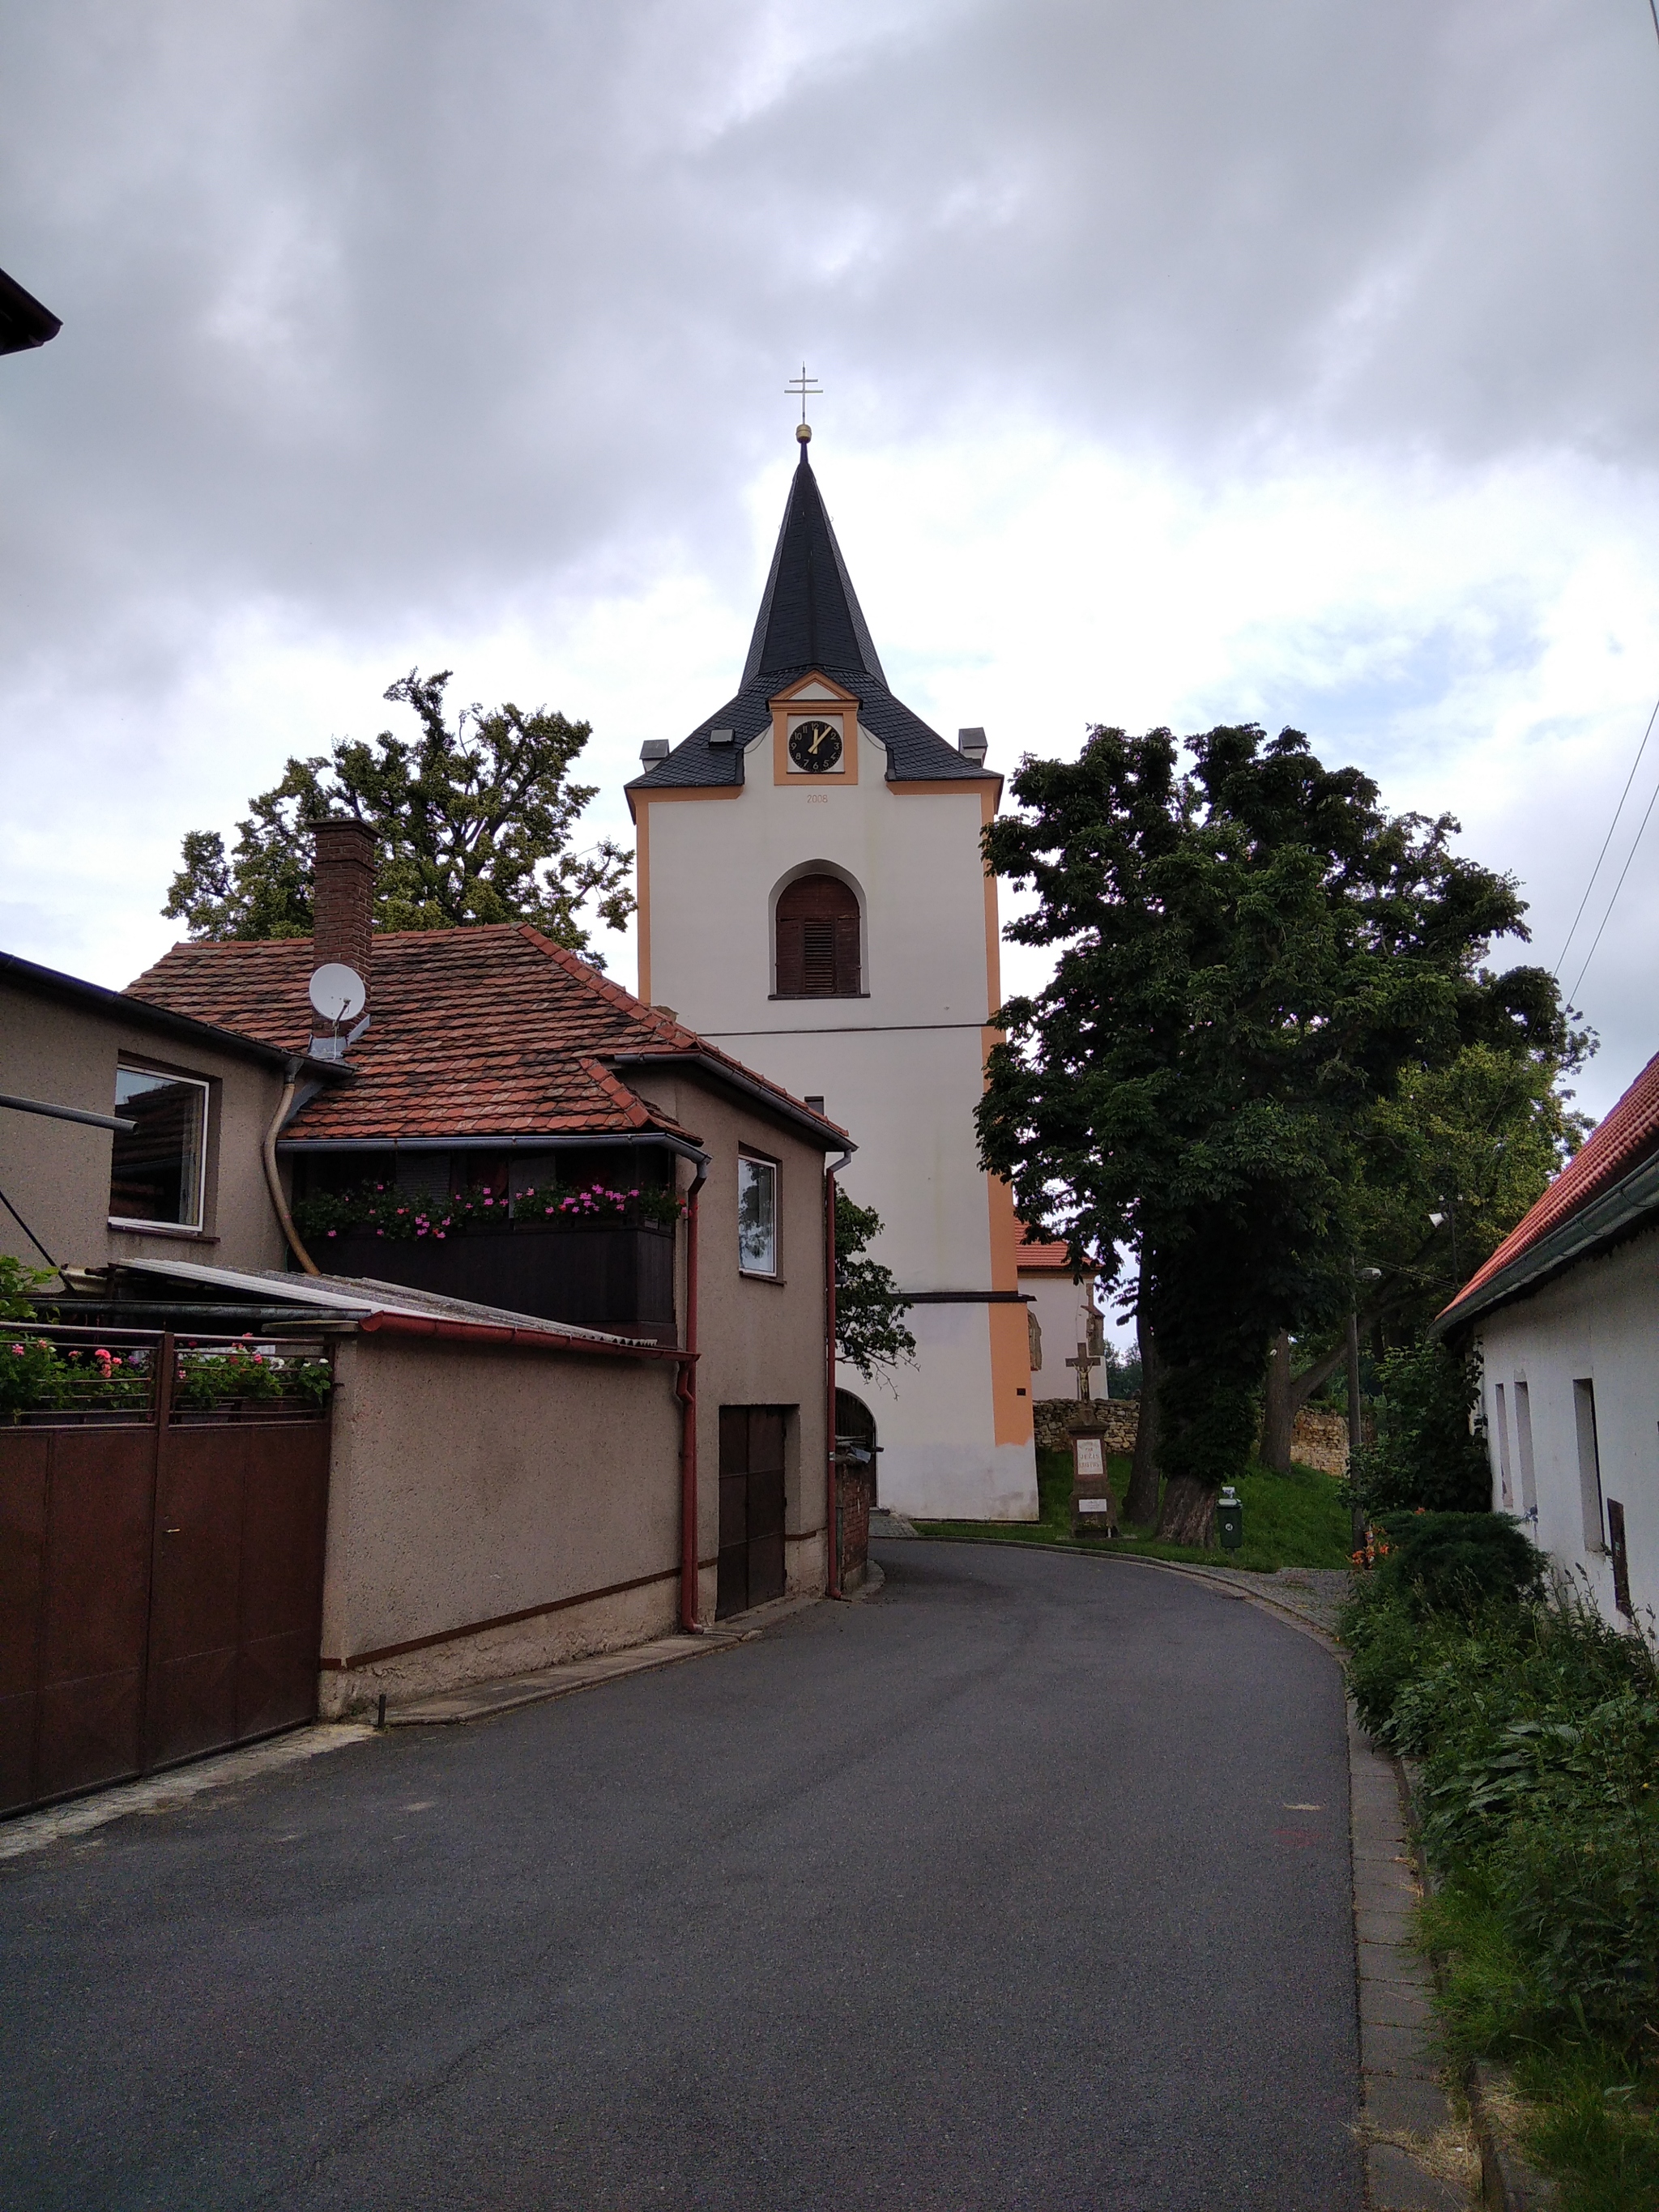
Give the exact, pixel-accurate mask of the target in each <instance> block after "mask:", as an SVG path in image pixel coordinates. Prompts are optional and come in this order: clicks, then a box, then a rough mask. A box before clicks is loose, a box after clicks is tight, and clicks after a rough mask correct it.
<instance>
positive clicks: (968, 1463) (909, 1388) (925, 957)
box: [628, 423, 1037, 1521]
mask: <svg viewBox="0 0 1659 2212" xmlns="http://www.w3.org/2000/svg"><path fill="white" fill-rule="evenodd" d="M797 435H798V437H799V439H800V460H799V466H798V467H797V469H796V471H795V475H794V479H793V483H792V484H791V486H790V490H789V499H788V504H787V507H785V509H784V516H783V527H782V529H781V531H780V532H779V533H778V543H777V550H776V551H775V553H774V555H773V556H772V568H771V573H770V574H769V576H768V577H767V580H766V590H765V593H764V595H763V598H762V600H761V606H760V613H759V616H758V617H757V621H756V623H755V634H754V638H753V641H752V642H751V644H750V648H749V658H748V660H747V662H746V663H745V664H744V671H743V677H742V681H741V683H740V684H739V685H738V691H737V694H736V696H735V697H733V698H732V699H729V700H727V702H726V704H725V705H724V706H723V707H721V708H719V709H718V711H717V712H715V713H714V714H710V715H709V716H708V717H707V719H706V720H703V721H702V722H700V723H699V724H698V725H697V726H696V729H695V730H693V731H692V732H691V734H690V736H689V737H688V738H684V740H683V741H682V742H681V743H680V744H678V745H676V746H674V747H673V748H672V749H670V748H669V746H668V745H667V744H663V743H660V742H659V743H656V744H648V745H647V747H646V748H645V753H644V758H645V761H646V763H647V766H646V772H645V774H643V775H641V776H639V777H637V778H636V779H635V781H633V782H632V783H630V784H629V787H628V798H629V805H630V807H631V808H632V810H633V814H634V820H635V827H636V829H637V833H638V852H639V863H638V867H639V900H640V913H639V945H640V980H639V989H640V996H641V998H642V999H647V1000H652V1001H653V1002H654V1003H656V1004H658V1005H659V1006H672V1007H673V1008H674V1010H675V1011H676V1012H677V1013H678V1016H679V1018H680V1019H681V1020H682V1021H684V1022H686V1023H689V1024H690V1025H691V1027H692V1028H694V1029H696V1030H702V1033H703V1034H704V1035H705V1036H708V1037H710V1038H711V1039H713V1041H714V1042H715V1043H717V1044H720V1045H721V1046H723V1047H725V1048H726V1049H727V1050H729V1051H730V1052H731V1053H732V1054H733V1055H734V1056H735V1057H736V1058H738V1059H739V1060H744V1061H745V1062H746V1063H747V1064H748V1065H749V1066H751V1067H754V1068H757V1069H758V1070H759V1071H760V1072H761V1073H763V1074H766V1075H769V1076H770V1077H771V1078H772V1079H773V1080H774V1081H775V1082H778V1083H781V1084H782V1085H785V1086H786V1087H787V1089H788V1090H790V1091H793V1092H794V1093H795V1095H796V1096H797V1097H810V1098H814V1099H817V1098H822V1100H823V1110H824V1111H825V1112H826V1113H827V1114H828V1115H829V1116H830V1118H831V1119H832V1120H834V1121H840V1122H842V1124H843V1125H844V1126H845V1127H848V1129H850V1130H851V1131H852V1133H853V1135H854V1138H855V1139H857V1142H858V1146H859V1150H858V1152H857V1153H856V1155H855V1156H854V1159H853V1161H852V1163H851V1164H850V1165H849V1166H848V1169H847V1170H846V1173H845V1175H844V1177H843V1179H842V1180H843V1187H844V1188H845V1189H846V1191H847V1193H848V1196H849V1197H850V1198H852V1199H854V1200H856V1201H857V1202H858V1203H859V1204H860V1205H861V1206H873V1207H874V1208H875V1209H876V1211H877V1212H878V1213H879V1214H880V1216H881V1218H882V1221H883V1223H884V1232H883V1235H882V1237H880V1239H879V1240H878V1245H877V1247H876V1248H875V1249H874V1250H873V1252H872V1256H873V1257H874V1258H876V1259H878V1260H880V1261H883V1262H884V1264H885V1265H886V1266H887V1267H890V1268H891V1270H892V1272H893V1275H894V1278H895V1279H896V1282H897V1284H898V1285H899V1286H900V1288H901V1289H902V1290H903V1291H905V1293H906V1294H907V1296H908V1297H911V1298H912V1299H913V1300H914V1301H915V1303H914V1304H913V1305H912V1306H911V1309H910V1311H909V1313H908V1316H907V1320H908V1325H909V1327H910V1328H911V1330H912V1332H913V1334H915V1339H916V1362H915V1365H914V1366H907V1367H902V1368H899V1369H898V1370H896V1371H895V1372H893V1373H892V1374H891V1375H890V1377H889V1378H888V1380H887V1381H883V1380H878V1381H877V1382H876V1383H865V1382H864V1381H863V1379H862V1378H861V1377H860V1376H859V1375H857V1374H856V1373H854V1372H852V1371H850V1370H843V1371H842V1373H841V1375H840V1376H838V1378H837V1380H838V1382H839V1383H840V1385H841V1387H842V1389H845V1390H847V1391H848V1392H850V1393H851V1394H853V1395H854V1396H855V1397H857V1398H858V1399H860V1401H862V1402H863V1404H864V1405H866V1407H868V1409H869V1411H870V1413H872V1415H873V1417H874V1420H875V1424H876V1427H877V1431H878V1437H879V1441H880V1443H881V1446H882V1452H881V1457H880V1460H879V1462H878V1465H879V1468H880V1475H879V1496H880V1501H881V1503H882V1504H884V1506H886V1507H888V1508H890V1510H893V1511H895V1512H899V1513H915V1514H921V1515H926V1516H929V1517H933V1518H940V1519H945V1518H963V1519H973V1520H996V1521H1021V1520H1031V1519H1035V1517H1036V1512H1037V1492H1036V1459H1035V1455H1034V1453H1033V1449H1032V1440H1031V1399H1030V1389H1031V1375H1030V1349H1029V1342H1028V1334H1027V1328H1026V1322H1025V1313H1024V1305H1023V1304H1022V1302H1021V1297H1020V1291H1019V1285H1018V1259H1017V1252H1016V1248H1017V1243H1018V1231H1017V1228H1016V1225H1015V1221H1014V1213H1013V1205H1012V1195H1011V1194H1010V1192H1009V1189H1008V1187H1007V1185H1006V1183H1003V1182H999V1181H997V1180H996V1179H994V1177H991V1176H987V1175H985V1174H984V1173H983V1172H982V1170H981V1168H980V1165H979V1161H978V1154H977V1150H976V1146H975V1132H974V1119H973V1116H974V1108H975V1104H976V1103H978V1100H979V1097H980V1094H981V1089H982V1085H983V1067H984V1057H985V1054H986V1052H987V1050H988V1048H989V1047H990V1045H991V1043H992V1042H994V1032H993V1031H992V1030H990V1029H989V1028H988V1027H987V1022H988V1018H989V1016H990V1015H991V1013H992V1012H994V1010H995V1008H996V1007H997V1006H998V1005H999V1004H1000V999H1001V992H1000V981H999V975H998V951H999V936H998V925H997V891H996V884H995V881H994V878H992V877H990V876H988V875H987V873H986V872H985V868H984V865H983V862H982V860H981V854H980V833H981V829H983V827H984V825H985V823H987V822H988V821H989V820H990V819H991V817H992V816H993V815H994V812H995V811H996V808H997V805H998V802H999V800H1000V796H1001V790H1002V779H1001V778H1000V776H999V775H995V774H994V773H992V772H988V771H987V769H986V767H985V740H984V735H983V732H980V731H975V730H964V731H963V732H962V737H961V742H960V744H958V745H955V746H953V745H951V744H947V743H946V741H945V739H944V738H941V737H940V736H939V734H938V732H936V731H933V730H931V729H929V728H928V726H927V724H926V723H925V722H924V721H922V720H921V719H920V717H919V716H917V715H915V714H912V713H911V712H910V710H909V708H908V707H905V706H903V705H902V703H901V702H899V701H898V700H897V699H896V698H895V697H894V696H893V695H892V693H891V692H890V690H889V689H888V688H887V679H886V678H885V676H884V674H883V673H882V667H881V662H880V660H879V659H878V657H877V654H876V648H875V645H874V643H873V641H872V639H871V635H870V631H869V627H868V625H867V624H866V622H865V619H864V616H863V613H862V612H861V611H860V606H859V603H858V599H857V598H856V596H855V594H854V590H853V585H852V580H851V578H850V577H849V576H848V572H847V564H846V562H845V561H844V560H843V559H842V553H841V548H840V547H839V546H838V545H837V544H836V536H835V532H834V531H833V530H832V529H831V528H830V526H829V515H828V513H826V511H825V509H824V505H823V497H822V495H821V494H820V492H819V490H818V485H817V478H816V477H814V475H813V473H812V468H811V462H810V461H809V459H808V458H807V441H808V440H809V439H810V438H811V431H810V430H809V429H808V428H806V426H805V423H803V424H802V425H801V426H800V428H799V431H798V432H797ZM792 1201H793V1203H796V1204H811V1203H817V1202H819V1200H818V1199H817V1195H816V1194H811V1195H809V1194H805V1193H800V1194H791V1193H789V1192H787V1191H784V1192H781V1193H780V1194H779V1203H780V1204H781V1205H784V1206H787V1205H788V1204H790V1203H791V1202H792ZM767 1295H768V1285H767V1284H766V1281H765V1279H763V1278H762V1279H754V1280H753V1281H752V1286H750V1285H745V1287H744V1296H747V1297H756V1298H761V1297H765V1296H767ZM889 1383H890V1387H889Z"/></svg>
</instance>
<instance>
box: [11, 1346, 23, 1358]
mask: <svg viewBox="0 0 1659 2212" xmlns="http://www.w3.org/2000/svg"><path fill="white" fill-rule="evenodd" d="M12 1350H13V1351H14V1352H15V1353H16V1354H17V1357H18V1358H20V1359H21V1358H22V1356H23V1347H22V1346H21V1344H14V1345H13V1346H12Z"/></svg>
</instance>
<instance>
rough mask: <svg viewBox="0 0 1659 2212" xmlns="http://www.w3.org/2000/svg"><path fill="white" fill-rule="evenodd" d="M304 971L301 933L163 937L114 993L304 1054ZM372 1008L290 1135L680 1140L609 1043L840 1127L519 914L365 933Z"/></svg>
mask: <svg viewBox="0 0 1659 2212" xmlns="http://www.w3.org/2000/svg"><path fill="white" fill-rule="evenodd" d="M312 968H313V958H312V949H311V940H310V939H309V938H280V939H275V940H273V941H271V942H269V943H264V944H255V945H242V944H229V945H189V944H187V945H174V946H173V950H172V951H170V952H167V953H166V954H164V955H163V956H162V957H161V959H160V960H158V961H157V962H156V963H155V967H153V968H150V969H146V971H145V972H144V974H143V975H140V976H139V977H138V978H137V981H135V982H133V983H131V984H129V986H128V990H129V992H130V993H131V995H132V996H133V997H135V998H138V999H143V1000H146V1001H147V1002H148V1003H149V1004H150V1005H152V1006H165V1007H167V1008H168V1009H169V1010H170V1011H171V1012H174V1013H180V1014H189V1015H191V1016H193V1017H194V1018H196V1019H197V1020H198V1021H206V1022H213V1023H216V1024H220V1025H221V1026H222V1027H227V1028H232V1029H236V1030H241V1031H243V1032H244V1033H245V1034H246V1036H252V1037H258V1038H259V1039H261V1040H263V1041H264V1042H269V1043H271V1044H276V1045H279V1046H281V1047H282V1048H283V1049H285V1050H289V1051H294V1052H303V1051H304V1050H305V1049H306V1048H307V1045H308V1044H309V1042H310V1039H311V1035H312V1030H313V1018H312V1013H311V1008H310V1004H309V1002H308V1000H307V997H306V986H307V981H308V980H309V978H310V975H311V971H312ZM369 1012H370V1014H371V1016H372V1017H373V1018H372V1019H371V1021H370V1024H369V1026H368V1029H367V1030H365V1032H364V1033H363V1035H362V1037H361V1038H360V1039H359V1040H358V1042H357V1043H356V1044H355V1045H354V1046H353V1047H352V1048H351V1065H352V1066H353V1067H354V1068H355V1069H356V1071H357V1080H356V1082H355V1083H353V1084H349V1085H342V1086H341V1087H339V1088H338V1089H337V1090H330V1091H326V1092H325V1093H324V1094H323V1095H322V1096H320V1097H317V1098H313V1100H312V1101H311V1102H310V1103H309V1104H308V1105H307V1106H306V1107H305V1108H304V1109H303V1110H302V1112H301V1114H300V1115H298V1116H297V1117H296V1118H295V1121H293V1122H291V1123H290V1124H289V1135H291V1136H294V1137H304V1138H310V1139H320V1138H355V1139H360V1140H361V1139H369V1138H384V1139H386V1140H388V1141H392V1140H393V1139H408V1138H411V1137H442V1136H461V1135H466V1136H495V1135H501V1136H507V1135H514V1136H540V1135H586V1134H594V1135H605V1134H612V1133H627V1132H628V1131H629V1130H634V1129H639V1130H659V1131H662V1132H664V1133H667V1134H669V1135H676V1136H688V1135H690V1132H689V1131H687V1130H684V1129H683V1128H682V1127H681V1126H680V1124H679V1123H678V1122H677V1121H675V1120H674V1119H673V1117H672V1116H671V1115H668V1114H666V1113H665V1112H663V1111H662V1110H661V1109H659V1108H658V1107H656V1106H653V1105H651V1104H650V1103H648V1102H647V1101H646V1100H645V1099H643V1098H641V1097H640V1096H639V1094H638V1093H637V1092H636V1091H633V1090H632V1089H630V1088H629V1085H628V1084H627V1083H626V1082H625V1081H623V1079H621V1078H620V1077H619V1076H617V1074H616V1073H613V1072H612V1070H611V1068H610V1067H608V1066H606V1065H605V1061H606V1060H608V1059H610V1058H611V1056H612V1055H613V1054H619V1053H627V1054H630V1055H632V1054H647V1055H653V1054H677V1055H678V1054H693V1055H695V1056H696V1059H697V1060H701V1061H702V1062H704V1063H705V1064H706V1066H707V1070H708V1073H709V1074H710V1075H711V1076H712V1077H714V1078H715V1079H717V1080H718V1079H719V1078H720V1075H721V1074H722V1073H731V1074H734V1075H736V1076H738V1077H739V1078H741V1079H744V1081H745V1082H746V1083H750V1084H756V1085H759V1086H760V1087H761V1089H762V1091H763V1092H766V1093H769V1094H770V1096H771V1097H773V1098H774V1099H775V1100H776V1102H777V1104H778V1107H779V1109H780V1111H781V1112H784V1113H787V1115H789V1116H790V1118H791V1119H793V1120H794V1121H798V1122H799V1121H811V1123H813V1124H815V1125H816V1126H817V1127H819V1128H821V1129H822V1130H823V1132H824V1133H825V1135H826V1137H832V1136H833V1137H836V1138H840V1137H842V1135H843V1134H844V1132H843V1131H842V1130H841V1129H840V1128H838V1127H837V1126H836V1124H835V1123H834V1122H832V1121H827V1120H825V1119H824V1118H823V1116H822V1115H816V1114H812V1113H811V1112H810V1111H809V1109H807V1108H806V1107H805V1106H804V1105H803V1104H802V1103H801V1102H800V1101H799V1099H796V1098H792V1097H790V1096H789V1094H788V1093H787V1091H781V1090H780V1089H779V1088H778V1086H777V1085H775V1084H773V1083H769V1082H768V1081H767V1080H766V1079H765V1078H764V1077H763V1076H758V1075H756V1074H754V1073H752V1071H751V1070H750V1069H748V1068H745V1067H744V1066H743V1065H742V1063H741V1062H740V1061H738V1060H732V1059H731V1058H730V1057H729V1056H728V1055H727V1054H725V1053H723V1052H721V1051H720V1050H719V1049H718V1048H716V1047H715V1046H714V1045H711V1044H709V1043H708V1042H705V1041H704V1039H703V1038H702V1037H700V1036H697V1034H696V1031H695V1030H688V1029H686V1028H685V1027H684V1024H681V1023H679V1022H677V1021H674V1020H671V1018H669V1017H668V1016H667V1015H666V1014H662V1013H659V1012H656V1011H655V1010H654V1009H653V1008H652V1007H650V1006H646V1005H645V1004H643V1002H642V1001H641V1000H638V999H636V998H635V996H634V995H633V994H632V993H631V992H629V991H624V990H623V988H622V987H621V985H620V984H617V983H613V982H611V981H610V980H609V979H608V978H607V977H605V976H604V975H600V974H599V971H598V970H597V969H592V968H590V967H589V966H588V965H587V963H586V961H584V960H579V959H578V958H577V957H576V956H575V954H574V953H573V952H567V951H565V949H564V948H563V946H562V945H556V944H554V942H553V941H552V939H550V938H548V937H544V935H543V934H542V933H541V932H540V931H539V930H538V929H533V928H532V927H530V925H529V924H528V923H522V922H520V923H514V922H507V923H501V924H495V925H489V926H486V927H479V928H475V929H434V930H398V931H386V932H384V933H377V934H376V936H375V939H374V972H373V974H372V975H371V977H370V981H369Z"/></svg>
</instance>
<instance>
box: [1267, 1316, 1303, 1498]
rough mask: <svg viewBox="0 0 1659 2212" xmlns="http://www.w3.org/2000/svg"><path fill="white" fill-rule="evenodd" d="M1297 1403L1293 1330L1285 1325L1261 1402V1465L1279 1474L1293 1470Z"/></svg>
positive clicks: (1270, 1361) (1271, 1355)
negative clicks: (1293, 1394) (1293, 1392)
mask: <svg viewBox="0 0 1659 2212" xmlns="http://www.w3.org/2000/svg"><path fill="white" fill-rule="evenodd" d="M1295 1427H1296V1406H1295V1404H1294V1402H1293V1400H1292V1397H1291V1333H1290V1331H1289V1330H1288V1329H1284V1328H1281V1329H1280V1330H1279V1334H1278V1335H1277V1336H1276V1337H1275V1338H1274V1339H1273V1350H1272V1351H1271V1352H1269V1353H1268V1354H1267V1389H1266V1390H1265V1391H1264V1393H1263V1394H1262V1401H1261V1464H1262V1465H1263V1467H1270V1468H1273V1470H1274V1472H1275V1473H1276V1474H1289V1473H1290V1471H1291V1435H1292V1432H1293V1431H1294V1430H1295Z"/></svg>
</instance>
